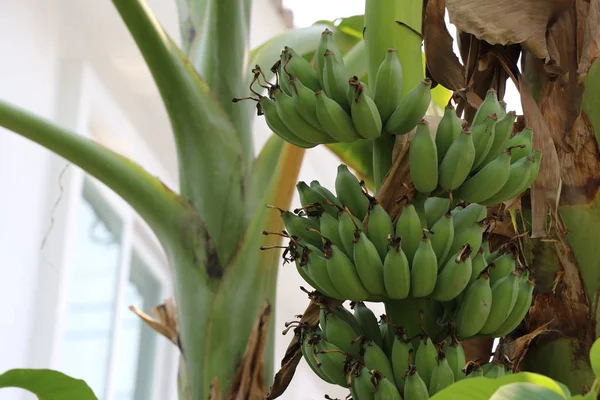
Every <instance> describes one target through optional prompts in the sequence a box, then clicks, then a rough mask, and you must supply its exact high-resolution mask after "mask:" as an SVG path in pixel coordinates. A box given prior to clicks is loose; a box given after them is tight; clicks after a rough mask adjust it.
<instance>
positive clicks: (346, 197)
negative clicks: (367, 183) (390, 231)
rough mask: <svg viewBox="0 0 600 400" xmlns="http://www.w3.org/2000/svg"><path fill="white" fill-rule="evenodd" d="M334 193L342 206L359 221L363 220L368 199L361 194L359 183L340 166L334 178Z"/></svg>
mask: <svg viewBox="0 0 600 400" xmlns="http://www.w3.org/2000/svg"><path fill="white" fill-rule="evenodd" d="M335 192H336V193H337V197H338V199H339V200H340V201H341V202H342V204H343V205H345V206H346V207H348V209H349V210H350V212H351V213H352V215H354V216H355V217H356V218H358V219H359V220H360V221H362V220H364V219H365V216H366V215H367V211H368V209H369V199H368V198H367V196H365V194H364V193H363V190H362V187H361V186H360V182H359V181H358V179H356V176H354V175H353V174H352V173H351V172H350V171H349V170H348V166H346V165H344V164H340V165H339V166H338V169H337V177H336V178H335Z"/></svg>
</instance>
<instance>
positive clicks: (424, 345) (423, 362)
mask: <svg viewBox="0 0 600 400" xmlns="http://www.w3.org/2000/svg"><path fill="white" fill-rule="evenodd" d="M436 358H437V350H436V348H435V345H434V344H433V342H432V341H431V339H430V338H429V337H426V338H425V339H422V340H420V343H419V348H418V349H417V352H416V355H415V365H416V366H417V370H418V371H419V375H420V376H421V378H423V382H430V380H431V373H432V372H433V369H434V368H435V366H436V365H437V360H436Z"/></svg>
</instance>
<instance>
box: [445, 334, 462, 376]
mask: <svg viewBox="0 0 600 400" xmlns="http://www.w3.org/2000/svg"><path fill="white" fill-rule="evenodd" d="M443 351H444V354H445V355H446V360H448V365H450V368H451V369H452V373H453V374H454V381H455V382H458V381H460V380H461V379H464V378H465V373H464V372H463V368H464V366H465V364H466V363H467V360H466V356H465V351H464V349H463V347H462V345H461V344H460V343H459V342H458V340H456V338H455V337H452V338H451V339H450V341H449V342H446V345H445V346H444V348H443Z"/></svg>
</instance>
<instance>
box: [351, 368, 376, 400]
mask: <svg viewBox="0 0 600 400" xmlns="http://www.w3.org/2000/svg"><path fill="white" fill-rule="evenodd" d="M350 379H351V380H352V386H351V387H352V389H353V390H354V394H353V395H352V398H353V399H354V397H356V398H357V400H362V399H365V400H373V399H374V398H375V390H376V388H375V385H374V384H373V377H372V376H371V372H370V371H369V369H368V368H366V367H362V368H361V369H358V368H357V372H356V373H354V374H352V376H351V377H350Z"/></svg>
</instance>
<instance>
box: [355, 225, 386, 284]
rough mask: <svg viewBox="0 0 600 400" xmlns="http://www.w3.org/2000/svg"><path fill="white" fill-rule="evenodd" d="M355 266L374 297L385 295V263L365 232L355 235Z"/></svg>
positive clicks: (358, 232)
mask: <svg viewBox="0 0 600 400" xmlns="http://www.w3.org/2000/svg"><path fill="white" fill-rule="evenodd" d="M353 254H354V265H356V271H357V272H358V276H359V277H360V280H361V282H362V283H363V285H364V287H365V288H366V289H367V290H368V291H369V293H371V294H374V295H385V284H384V282H383V262H382V261H381V257H379V253H378V252H377V248H375V245H374V244H373V243H372V242H371V241H370V240H369V238H368V237H367V235H365V233H364V232H360V231H356V232H355V234H354V253H353Z"/></svg>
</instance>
